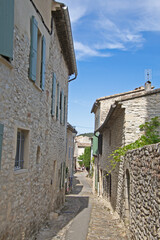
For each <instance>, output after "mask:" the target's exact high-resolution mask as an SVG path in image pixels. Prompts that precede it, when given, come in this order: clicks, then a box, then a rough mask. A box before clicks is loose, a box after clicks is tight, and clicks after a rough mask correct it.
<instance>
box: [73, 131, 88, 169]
mask: <svg viewBox="0 0 160 240" xmlns="http://www.w3.org/2000/svg"><path fill="white" fill-rule="evenodd" d="M86 147H91V137H89V136H87V135H85V134H84V135H83V134H81V135H78V136H76V137H75V150H74V157H75V159H76V167H77V168H78V167H80V166H79V163H78V161H79V159H78V157H79V156H80V155H82V154H84V150H85V148H86Z"/></svg>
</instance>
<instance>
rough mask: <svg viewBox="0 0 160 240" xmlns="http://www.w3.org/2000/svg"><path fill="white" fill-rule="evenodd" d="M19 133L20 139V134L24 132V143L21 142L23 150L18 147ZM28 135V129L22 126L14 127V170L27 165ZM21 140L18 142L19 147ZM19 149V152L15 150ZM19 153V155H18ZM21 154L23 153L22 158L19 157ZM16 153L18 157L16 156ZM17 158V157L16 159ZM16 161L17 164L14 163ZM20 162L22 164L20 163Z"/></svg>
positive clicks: (21, 168)
mask: <svg viewBox="0 0 160 240" xmlns="http://www.w3.org/2000/svg"><path fill="white" fill-rule="evenodd" d="M19 133H20V141H21V140H22V138H21V135H22V133H23V134H24V143H23V150H22V149H19V147H18V140H19V139H18V134H19ZM29 135H30V131H29V129H24V128H19V127H17V128H16V145H15V161H14V170H15V171H19V170H23V169H27V167H28V160H29ZM21 144H22V143H21V142H20V147H21ZM18 150H19V153H17V151H18ZM18 154H19V155H18ZM21 154H23V159H20V158H21ZM17 155H18V157H17ZM17 158H18V159H17ZM16 162H17V163H18V164H16ZM20 162H22V165H21V164H20Z"/></svg>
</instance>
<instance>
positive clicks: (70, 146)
mask: <svg viewBox="0 0 160 240" xmlns="http://www.w3.org/2000/svg"><path fill="white" fill-rule="evenodd" d="M76 134H77V131H76V129H75V128H74V127H73V126H72V125H71V124H69V123H67V154H66V191H67V192H68V191H70V190H71V189H72V178H73V174H74V172H75V170H76V160H75V158H74V139H75V137H76Z"/></svg>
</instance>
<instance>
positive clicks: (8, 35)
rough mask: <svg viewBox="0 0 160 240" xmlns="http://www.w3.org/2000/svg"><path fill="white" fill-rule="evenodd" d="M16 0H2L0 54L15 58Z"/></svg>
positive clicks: (0, 9) (0, 6) (0, 4)
mask: <svg viewBox="0 0 160 240" xmlns="http://www.w3.org/2000/svg"><path fill="white" fill-rule="evenodd" d="M13 30H14V0H0V31H1V33H0V55H2V56H4V57H6V58H7V59H9V60H12V59H13Z"/></svg>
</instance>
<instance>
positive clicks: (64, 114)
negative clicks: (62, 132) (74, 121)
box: [63, 96, 66, 125]
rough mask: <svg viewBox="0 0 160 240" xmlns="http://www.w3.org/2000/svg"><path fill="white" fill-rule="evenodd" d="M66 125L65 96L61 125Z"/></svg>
mask: <svg viewBox="0 0 160 240" xmlns="http://www.w3.org/2000/svg"><path fill="white" fill-rule="evenodd" d="M65 123H66V96H64V111H63V124H64V125H65Z"/></svg>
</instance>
